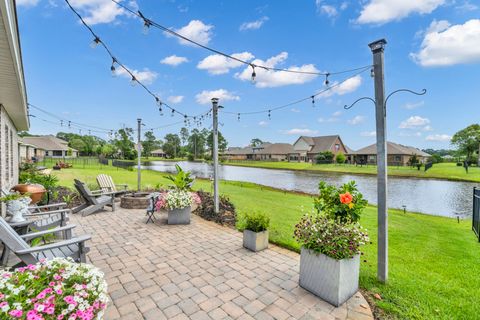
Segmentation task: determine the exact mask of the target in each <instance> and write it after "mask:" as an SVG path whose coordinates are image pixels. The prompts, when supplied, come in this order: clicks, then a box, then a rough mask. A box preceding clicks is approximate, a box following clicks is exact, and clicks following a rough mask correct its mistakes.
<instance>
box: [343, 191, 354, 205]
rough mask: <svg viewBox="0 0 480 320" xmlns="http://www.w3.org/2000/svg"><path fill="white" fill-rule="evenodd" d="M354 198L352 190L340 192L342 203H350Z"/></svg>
mask: <svg viewBox="0 0 480 320" xmlns="http://www.w3.org/2000/svg"><path fill="white" fill-rule="evenodd" d="M352 200H353V197H352V195H351V194H350V192H348V191H347V192H345V193H341V194H340V202H341V203H344V204H349V203H350V202H352Z"/></svg>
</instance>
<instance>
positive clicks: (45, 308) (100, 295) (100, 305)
mask: <svg viewBox="0 0 480 320" xmlns="http://www.w3.org/2000/svg"><path fill="white" fill-rule="evenodd" d="M107 302H108V295H107V283H106V281H105V280H104V277H103V273H102V272H100V271H99V270H98V269H97V268H96V267H94V266H92V265H89V264H78V263H75V262H74V261H73V260H72V259H70V258H69V259H63V258H54V259H52V260H42V261H41V262H39V263H37V264H35V265H28V266H26V267H22V268H18V269H16V270H15V271H13V272H9V271H0V319H38V320H40V319H42V320H63V319H65V320H67V319H81V320H92V319H102V318H103V313H104V310H105V308H106V307H107Z"/></svg>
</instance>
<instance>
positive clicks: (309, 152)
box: [289, 135, 348, 162]
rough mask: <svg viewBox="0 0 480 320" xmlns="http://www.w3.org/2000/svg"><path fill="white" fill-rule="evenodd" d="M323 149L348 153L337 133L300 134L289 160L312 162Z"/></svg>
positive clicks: (335, 152)
mask: <svg viewBox="0 0 480 320" xmlns="http://www.w3.org/2000/svg"><path fill="white" fill-rule="evenodd" d="M325 151H331V152H332V153H333V154H335V155H336V154H338V153H343V154H348V152H347V149H346V147H345V145H344V144H343V142H342V139H341V138H340V136H339V135H332V136H320V137H307V136H301V137H300V138H298V139H297V141H295V143H294V144H293V152H292V153H291V154H290V156H289V159H290V161H298V162H314V161H315V157H316V156H317V155H318V154H319V153H321V152H325Z"/></svg>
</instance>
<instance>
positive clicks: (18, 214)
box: [0, 192, 32, 222]
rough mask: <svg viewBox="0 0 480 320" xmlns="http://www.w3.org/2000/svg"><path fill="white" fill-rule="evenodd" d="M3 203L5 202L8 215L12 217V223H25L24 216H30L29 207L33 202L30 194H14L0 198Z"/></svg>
mask: <svg viewBox="0 0 480 320" xmlns="http://www.w3.org/2000/svg"><path fill="white" fill-rule="evenodd" d="M0 201H1V202H5V204H6V206H7V213H8V215H10V222H22V221H25V218H24V215H25V214H28V205H29V204H30V202H31V201H32V199H31V198H30V194H29V193H24V194H21V193H18V192H13V193H10V194H7V195H6V196H3V197H1V198H0Z"/></svg>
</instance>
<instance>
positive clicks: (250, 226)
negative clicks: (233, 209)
mask: <svg viewBox="0 0 480 320" xmlns="http://www.w3.org/2000/svg"><path fill="white" fill-rule="evenodd" d="M269 225H270V217H269V216H268V215H266V214H265V213H263V212H259V211H252V212H249V213H246V212H245V213H240V214H239V215H238V222H237V228H238V229H239V230H242V231H243V230H250V231H253V232H262V231H265V230H268V226H269Z"/></svg>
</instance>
